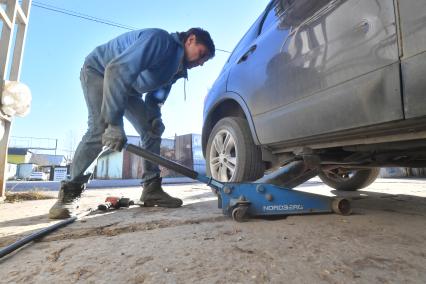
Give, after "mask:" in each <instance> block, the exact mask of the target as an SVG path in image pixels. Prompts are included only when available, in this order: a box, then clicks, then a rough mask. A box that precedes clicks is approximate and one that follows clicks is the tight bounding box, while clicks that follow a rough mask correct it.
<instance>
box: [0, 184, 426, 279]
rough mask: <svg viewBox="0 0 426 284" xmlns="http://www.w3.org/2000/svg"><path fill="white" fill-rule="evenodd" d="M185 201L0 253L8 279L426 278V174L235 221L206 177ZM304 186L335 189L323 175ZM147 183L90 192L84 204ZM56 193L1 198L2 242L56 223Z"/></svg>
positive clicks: (88, 223)
mask: <svg viewBox="0 0 426 284" xmlns="http://www.w3.org/2000/svg"><path fill="white" fill-rule="evenodd" d="M165 189H166V190H167V191H168V192H169V193H171V194H172V195H175V196H179V197H181V198H183V199H184V206H183V207H182V208H179V209H161V208H140V207H132V208H129V209H123V210H116V211H113V212H111V213H107V214H93V215H90V216H88V217H86V218H85V219H84V220H82V221H77V222H76V223H74V224H71V225H69V226H68V227H65V228H62V229H60V230H58V231H56V232H54V233H52V234H50V235H49V236H47V237H45V238H44V239H42V240H40V241H37V242H35V243H32V244H30V245H28V246H26V247H24V248H22V249H20V250H19V251H17V252H15V253H13V254H11V255H9V256H7V257H5V258H3V259H1V260H0V276H1V277H0V283H426V245H425V244H426V221H425V220H426V219H425V216H426V198H425V197H426V180H415V179H405V180H396V179H379V180H377V181H376V182H375V183H374V184H373V185H372V186H370V187H368V188H366V189H365V190H363V191H359V192H355V193H346V194H344V195H345V196H347V197H350V198H351V199H352V206H353V214H352V215H351V216H340V215H335V214H321V215H305V216H289V217H287V218H278V219H277V218H274V219H260V218H258V219H252V220H250V221H249V222H245V223H236V222H234V221H232V220H231V219H229V218H227V217H225V216H223V215H222V213H221V210H220V209H218V208H217V201H216V198H215V196H214V195H213V194H212V193H211V191H210V189H209V188H208V187H206V186H204V185H201V184H197V183H194V184H185V185H170V186H166V187H165ZM300 189H301V190H306V191H311V192H317V193H321V194H326V195H332V194H334V193H335V192H334V191H331V190H330V188H328V187H326V186H324V185H323V184H322V183H320V182H319V180H317V179H314V180H311V181H310V182H308V183H306V184H305V185H303V186H301V187H300ZM139 194H140V189H138V188H124V189H104V190H99V189H97V190H88V191H87V192H85V194H84V198H83V200H82V207H83V208H89V207H91V206H95V205H97V204H98V203H100V202H101V201H102V200H103V199H104V198H105V196H107V195H123V196H127V197H131V198H135V199H137V198H138V197H139ZM54 201H55V200H39V201H25V202H21V203H15V204H9V203H6V204H0V247H1V246H4V245H7V244H9V243H11V242H12V241H14V240H16V239H17V238H19V237H22V236H25V235H28V234H29V233H30V232H32V231H33V230H36V229H40V228H42V227H45V226H47V225H48V224H51V223H52V222H51V221H49V219H48V218H47V215H46V213H47V211H48V209H49V207H50V206H51V205H52V204H53V203H54Z"/></svg>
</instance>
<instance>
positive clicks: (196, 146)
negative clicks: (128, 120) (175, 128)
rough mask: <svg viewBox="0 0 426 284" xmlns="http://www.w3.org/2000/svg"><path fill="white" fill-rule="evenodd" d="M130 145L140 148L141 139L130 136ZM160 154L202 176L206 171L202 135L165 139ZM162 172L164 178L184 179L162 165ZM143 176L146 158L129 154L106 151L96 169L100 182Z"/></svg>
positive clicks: (96, 176) (98, 161)
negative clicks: (143, 161) (143, 160)
mask: <svg viewBox="0 0 426 284" xmlns="http://www.w3.org/2000/svg"><path fill="white" fill-rule="evenodd" d="M127 142H128V143H130V144H134V145H137V146H140V139H139V136H128V137H127ZM160 155H161V156H163V157H165V158H167V159H169V160H173V161H176V162H178V163H180V164H182V165H184V166H186V167H188V168H190V169H193V170H195V171H198V172H200V173H202V174H204V173H205V172H206V170H205V165H206V162H205V160H204V158H203V154H202V150H201V135H199V134H187V135H181V136H176V137H175V139H164V138H163V139H162V140H161V148H160ZM160 169H161V176H162V177H176V176H180V175H179V174H177V173H175V172H174V171H172V170H169V169H167V168H164V167H162V166H160ZM142 173H143V166H142V158H140V157H138V156H136V155H134V154H131V153H129V152H127V151H121V152H114V151H106V152H104V153H102V154H101V156H100V157H99V158H98V160H97V163H96V167H95V178H96V179H139V178H142Z"/></svg>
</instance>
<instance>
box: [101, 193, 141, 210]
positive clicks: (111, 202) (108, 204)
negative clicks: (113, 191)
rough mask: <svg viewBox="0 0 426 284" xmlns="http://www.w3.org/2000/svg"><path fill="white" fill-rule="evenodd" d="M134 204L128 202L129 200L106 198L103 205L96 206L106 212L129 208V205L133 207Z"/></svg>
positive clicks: (114, 197) (130, 201)
mask: <svg viewBox="0 0 426 284" xmlns="http://www.w3.org/2000/svg"><path fill="white" fill-rule="evenodd" d="M134 204H135V203H134V202H133V201H132V200H130V198H126V197H116V196H108V197H107V198H106V199H105V203H102V204H99V205H98V209H99V210H102V211H106V210H109V209H119V208H121V207H129V206H130V205H134Z"/></svg>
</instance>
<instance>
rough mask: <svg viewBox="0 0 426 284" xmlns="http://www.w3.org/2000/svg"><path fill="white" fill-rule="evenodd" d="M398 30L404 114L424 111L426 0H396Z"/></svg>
mask: <svg viewBox="0 0 426 284" xmlns="http://www.w3.org/2000/svg"><path fill="white" fill-rule="evenodd" d="M397 3H398V6H399V18H400V21H401V23H400V26H401V30H402V50H403V52H402V60H401V61H402V78H403V86H404V90H403V93H404V108H405V118H407V119H409V118H418V117H421V116H425V115H426V107H425V106H426V95H425V90H426V80H425V79H424V77H425V74H426V1H425V0H419V1H402V0H398V1H397Z"/></svg>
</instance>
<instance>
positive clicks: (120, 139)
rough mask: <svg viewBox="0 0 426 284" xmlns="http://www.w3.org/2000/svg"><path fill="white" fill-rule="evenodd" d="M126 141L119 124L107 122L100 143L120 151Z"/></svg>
mask: <svg viewBox="0 0 426 284" xmlns="http://www.w3.org/2000/svg"><path fill="white" fill-rule="evenodd" d="M126 142H127V138H126V133H125V132H124V128H123V126H121V125H112V124H109V125H108V127H107V129H105V132H104V134H103V135H102V144H103V145H105V146H107V147H109V148H110V149H111V150H114V151H121V150H122V149H123V146H124V144H126Z"/></svg>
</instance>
